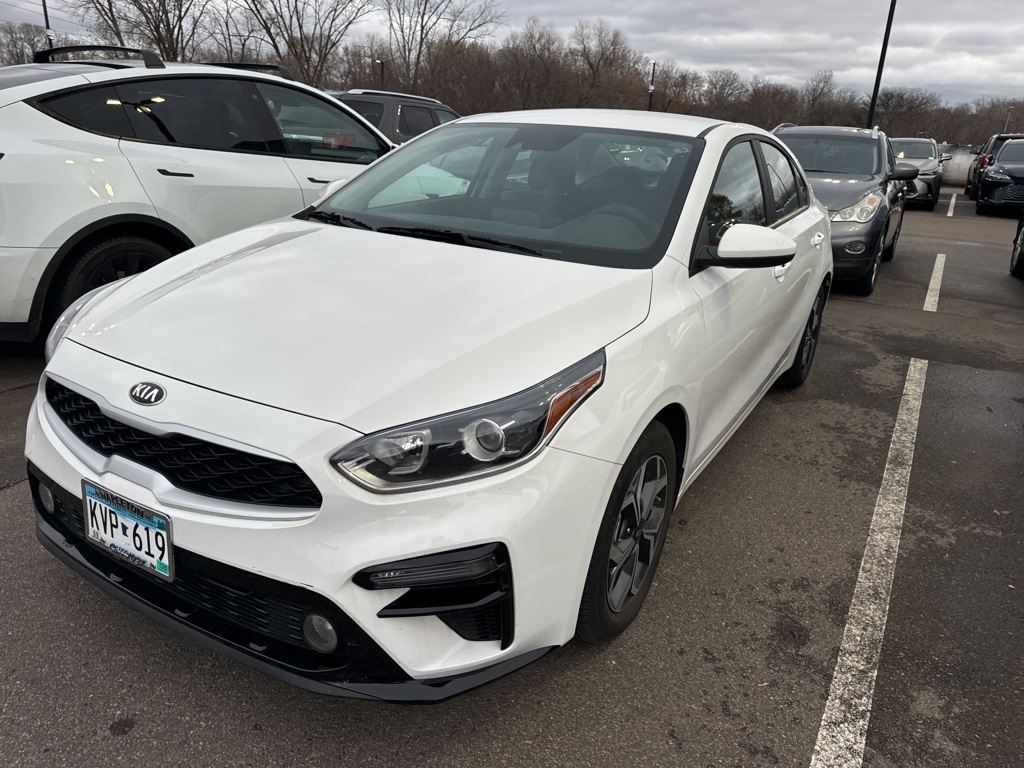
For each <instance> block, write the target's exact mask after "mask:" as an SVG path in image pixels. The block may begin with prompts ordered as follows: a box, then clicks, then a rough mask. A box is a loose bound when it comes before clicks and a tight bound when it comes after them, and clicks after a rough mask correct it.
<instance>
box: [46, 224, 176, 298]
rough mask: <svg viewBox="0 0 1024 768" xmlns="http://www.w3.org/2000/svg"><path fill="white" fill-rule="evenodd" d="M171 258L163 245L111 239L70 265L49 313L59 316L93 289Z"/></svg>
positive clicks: (132, 238) (151, 242)
mask: <svg viewBox="0 0 1024 768" xmlns="http://www.w3.org/2000/svg"><path fill="white" fill-rule="evenodd" d="M171 256H172V254H171V252H170V251H169V250H167V249H166V248H164V247H163V246H162V245H160V244H159V243H155V242H153V241H152V240H149V239H147V238H144V237H114V238H111V239H109V240H103V241H102V242H99V243H96V244H95V245H93V246H92V247H90V248H88V249H87V250H85V251H83V252H82V253H81V254H80V255H79V256H78V257H77V258H76V259H75V260H74V261H73V262H72V263H71V266H70V268H69V269H68V271H67V273H66V274H65V276H64V280H63V282H62V283H61V284H60V285H59V287H58V289H57V292H56V293H55V294H54V297H53V306H52V309H53V310H54V311H56V312H57V314H59V313H60V312H63V311H64V309H66V308H67V307H69V306H71V304H72V303H73V302H74V300H75V299H77V298H78V297H79V296H82V295H83V294H86V293H88V292H89V291H91V290H93V289H94V288H99V287H100V286H101V285H106V284H107V283H112V282H114V281H115V280H120V279H121V278H122V277H129V276H130V275H137V274H138V273H139V272H143V271H145V270H147V269H149V268H150V267H153V266H156V265H157V264H159V263H160V262H161V261H165V260H166V259H169V258H170V257H171Z"/></svg>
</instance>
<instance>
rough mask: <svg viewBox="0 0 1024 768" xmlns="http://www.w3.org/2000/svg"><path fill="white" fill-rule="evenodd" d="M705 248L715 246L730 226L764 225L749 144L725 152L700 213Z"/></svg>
mask: <svg viewBox="0 0 1024 768" xmlns="http://www.w3.org/2000/svg"><path fill="white" fill-rule="evenodd" d="M704 218H705V221H704V227H705V231H706V234H707V245H709V246H712V247H715V246H717V245H718V243H719V241H720V240H721V239H722V235H724V234H725V232H726V230H727V229H729V227H731V226H732V225H733V224H759V225H761V226H764V225H765V224H767V223H768V222H767V218H766V216H765V204H764V191H763V190H762V188H761V176H760V174H759V173H758V170H757V160H756V159H755V158H754V147H753V146H752V145H751V144H750V142H749V141H745V142H743V143H741V144H737V145H736V146H734V147H732V149H730V150H729V151H728V153H727V154H726V156H725V159H723V160H722V166H721V168H719V170H718V177H717V178H716V179H715V186H714V189H712V190H711V197H710V198H709V199H708V208H707V213H705V214H704Z"/></svg>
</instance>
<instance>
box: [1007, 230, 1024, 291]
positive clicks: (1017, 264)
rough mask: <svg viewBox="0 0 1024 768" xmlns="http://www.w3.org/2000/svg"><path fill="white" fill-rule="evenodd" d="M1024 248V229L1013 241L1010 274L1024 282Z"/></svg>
mask: <svg viewBox="0 0 1024 768" xmlns="http://www.w3.org/2000/svg"><path fill="white" fill-rule="evenodd" d="M1022 247H1024V229H1022V230H1021V231H1019V232H1018V233H1017V237H1016V239H1014V241H1013V251H1012V252H1011V253H1010V274H1011V275H1012V276H1013V277H1016V278H1017V279H1018V280H1024V256H1021V248H1022Z"/></svg>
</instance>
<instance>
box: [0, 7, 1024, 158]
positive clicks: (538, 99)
mask: <svg viewBox="0 0 1024 768" xmlns="http://www.w3.org/2000/svg"><path fill="white" fill-rule="evenodd" d="M63 12H64V13H66V14H70V13H74V14H77V15H79V16H80V17H81V18H82V20H83V24H84V25H85V26H86V27H87V28H88V29H89V30H90V33H91V35H90V37H91V40H92V41H94V42H102V43H108V44H113V45H121V46H129V47H142V48H149V49H152V50H155V51H156V52H158V53H159V54H160V55H161V57H163V58H164V59H165V60H170V61H196V62H213V61H224V62H261V63H275V64H283V65H285V66H287V67H289V68H290V69H291V70H292V72H293V73H295V76H296V78H297V79H298V80H301V81H303V82H306V83H309V84H311V85H315V86H318V87H322V88H331V89H334V88H337V89H344V88H354V87H371V88H384V89H387V90H395V91H406V92H410V93H419V94H423V95H429V96H432V97H434V98H437V99H440V100H441V101H443V102H445V103H446V104H449V105H450V106H452V107H453V108H454V109H455V110H456V111H458V112H460V113H461V114H473V113H476V112H500V111H506V110H513V109H547V108H554V107H605V108H614V109H647V108H648V106H650V108H651V109H653V110H657V111H662V112H675V113H681V114H691V115H700V116H706V117H713V118H719V119H724V120H731V121H739V122H746V123H752V124H754V125H758V126H761V127H762V128H768V129H770V128H772V127H774V126H776V125H778V124H779V123H783V122H791V123H796V124H805V125H855V126H862V125H864V124H865V121H866V119H867V113H868V95H867V94H864V93H859V92H857V91H854V90H852V89H850V88H844V87H841V86H840V85H839V84H838V83H836V80H835V77H834V75H833V73H832V72H830V71H828V70H822V71H818V72H814V73H811V74H810V75H809V76H808V78H807V80H806V82H804V83H803V84H801V85H792V84H789V83H782V82H778V81H775V80H772V79H770V78H766V77H762V76H754V77H751V78H744V77H743V76H741V75H740V74H739V73H737V72H735V71H734V70H731V69H708V70H704V71H700V70H696V69H689V68H685V67H680V66H678V65H676V64H674V63H671V62H658V64H657V67H656V68H655V67H653V65H652V62H651V61H650V60H648V59H647V58H646V57H645V56H644V55H643V54H642V53H641V52H640V51H637V50H636V49H634V48H633V47H632V46H631V45H630V44H629V41H628V40H627V38H626V37H625V35H623V34H622V33H621V32H620V31H619V30H616V29H614V28H612V27H611V26H610V25H609V24H607V23H606V22H604V21H596V22H595V21H586V20H581V21H580V22H579V23H577V25H576V26H575V28H574V29H572V30H571V31H570V32H568V33H566V34H563V33H561V32H559V31H558V30H556V29H555V28H554V27H553V26H550V25H546V24H542V23H541V22H540V21H538V20H537V19H535V18H533V19H530V20H528V21H527V22H526V24H525V25H524V26H523V27H521V28H518V29H513V30H502V27H504V23H503V22H504V19H505V14H506V12H505V9H504V8H503V7H502V6H500V5H499V4H498V2H497V0H77V2H76V3H75V4H74V5H72V4H70V2H69V3H68V4H67V5H65V6H64V7H63ZM371 14H375V15H376V18H378V19H380V20H382V24H381V30H382V31H379V32H373V33H370V34H361V35H360V34H358V31H357V27H358V25H359V23H360V22H362V21H365V20H366V19H367V18H368V17H369V16H370V15H371ZM499 31H505V32H506V34H503V35H501V36H499V35H498V34H497V33H498V32H499ZM76 42H78V43H80V42H81V39H79V38H75V39H72V38H70V37H68V36H66V35H63V36H58V38H57V39H56V40H55V41H54V44H55V45H61V44H74V43H76ZM46 45H47V40H46V36H45V34H44V30H43V29H42V28H41V27H38V26H36V25H32V24H13V23H11V22H3V23H0V63H3V64H15V63H21V62H24V61H26V60H27V59H28V57H29V56H30V55H31V52H32V51H34V50H37V49H39V48H43V47H46ZM652 75H653V91H650V90H649V87H650V85H651V78H652ZM1008 116H1009V117H1010V118H1011V120H1010V127H1011V129H1012V128H1015V127H1018V126H1015V125H1014V123H1013V120H1012V118H1013V117H1014V116H1017V117H1018V118H1019V119H1020V122H1021V123H1022V125H1020V126H1019V127H1021V128H1024V101H1021V100H1014V99H998V98H989V97H985V98H979V99H976V100H974V101H972V102H969V103H962V104H956V105H948V104H945V103H944V101H943V99H942V97H941V95H940V94H938V93H936V92H934V91H929V90H925V89H921V88H907V87H901V86H890V87H886V88H883V89H882V90H881V93H880V95H879V100H878V105H877V107H876V110H875V122H876V124H877V125H879V126H880V127H881V128H882V129H883V130H885V131H886V132H887V133H889V135H890V136H917V135H924V136H931V137H933V138H935V139H937V140H938V141H942V142H946V143H950V144H978V143H981V142H982V141H984V139H985V138H987V137H988V136H989V135H991V134H993V133H996V132H998V131H1000V130H1002V129H1003V127H1004V125H1006V124H1007V117H1008Z"/></svg>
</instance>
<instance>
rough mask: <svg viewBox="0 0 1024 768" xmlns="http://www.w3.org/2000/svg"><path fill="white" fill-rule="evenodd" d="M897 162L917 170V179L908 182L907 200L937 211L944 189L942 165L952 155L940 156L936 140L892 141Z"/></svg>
mask: <svg viewBox="0 0 1024 768" xmlns="http://www.w3.org/2000/svg"><path fill="white" fill-rule="evenodd" d="M892 151H893V152H894V153H895V155H896V161H897V162H900V163H908V164H909V165H913V166H914V167H915V168H917V171H918V173H917V178H916V179H914V181H911V182H907V199H908V200H913V201H914V202H918V203H923V204H924V207H925V208H927V209H928V210H929V211H933V210H935V205H936V203H938V202H939V191H940V190H941V189H942V164H943V163H944V162H946V161H947V160H951V159H953V156H952V155H942V154H939V147H938V145H937V144H936V143H935V139H892Z"/></svg>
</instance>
